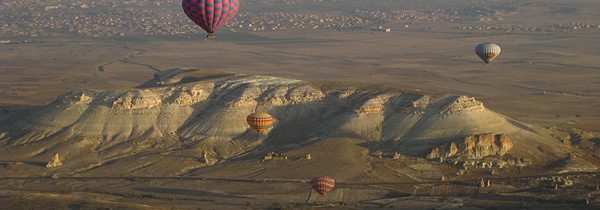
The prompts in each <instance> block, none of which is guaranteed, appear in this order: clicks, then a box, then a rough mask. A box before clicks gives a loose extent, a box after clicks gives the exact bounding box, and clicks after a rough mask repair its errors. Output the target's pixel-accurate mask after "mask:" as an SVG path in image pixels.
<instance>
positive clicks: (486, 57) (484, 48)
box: [475, 43, 502, 64]
mask: <svg viewBox="0 0 600 210" xmlns="http://www.w3.org/2000/svg"><path fill="white" fill-rule="evenodd" d="M501 51H502V49H500V46H498V45H497V44H493V43H481V44H479V45H477V46H476V47H475V54H477V56H479V57H480V58H481V60H483V61H484V62H485V63H486V64H487V63H489V62H491V61H492V60H494V59H495V58H496V57H498V55H500V52H501Z"/></svg>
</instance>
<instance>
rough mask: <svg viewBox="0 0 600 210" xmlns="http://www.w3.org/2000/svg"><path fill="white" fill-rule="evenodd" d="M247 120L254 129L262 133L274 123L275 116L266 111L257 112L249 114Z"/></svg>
mask: <svg viewBox="0 0 600 210" xmlns="http://www.w3.org/2000/svg"><path fill="white" fill-rule="evenodd" d="M246 121H247V122H248V125H250V127H252V129H254V130H255V131H256V132H259V133H261V134H262V133H263V132H265V130H267V129H268V128H269V127H270V126H271V125H272V124H273V117H271V115H270V114H269V113H266V112H255V113H252V114H250V115H248V117H247V118H246Z"/></svg>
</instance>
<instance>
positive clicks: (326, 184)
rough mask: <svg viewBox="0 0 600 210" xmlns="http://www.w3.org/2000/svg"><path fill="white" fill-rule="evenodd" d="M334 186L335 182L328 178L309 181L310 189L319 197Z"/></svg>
mask: <svg viewBox="0 0 600 210" xmlns="http://www.w3.org/2000/svg"><path fill="white" fill-rule="evenodd" d="M334 186H335V180H334V179H333V178H331V177H328V176H317V177H313V178H312V179H311V180H310V187H311V188H312V189H313V190H315V191H317V192H318V193H319V194H321V195H325V193H327V192H329V191H331V189H333V187H334Z"/></svg>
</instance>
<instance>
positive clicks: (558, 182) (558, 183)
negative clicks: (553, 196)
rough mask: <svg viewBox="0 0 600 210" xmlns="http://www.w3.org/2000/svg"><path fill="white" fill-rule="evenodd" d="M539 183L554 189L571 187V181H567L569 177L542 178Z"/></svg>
mask: <svg viewBox="0 0 600 210" xmlns="http://www.w3.org/2000/svg"><path fill="white" fill-rule="evenodd" d="M541 182H542V184H543V185H545V186H549V187H554V189H558V188H566V187H569V186H572V185H573V180H571V179H569V177H560V176H552V177H542V178H541Z"/></svg>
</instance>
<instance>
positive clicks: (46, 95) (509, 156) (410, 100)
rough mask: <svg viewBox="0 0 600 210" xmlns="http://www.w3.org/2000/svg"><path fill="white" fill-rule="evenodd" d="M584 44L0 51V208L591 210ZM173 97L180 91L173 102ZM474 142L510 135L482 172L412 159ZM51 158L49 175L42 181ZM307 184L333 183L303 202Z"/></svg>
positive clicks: (134, 44)
mask: <svg viewBox="0 0 600 210" xmlns="http://www.w3.org/2000/svg"><path fill="white" fill-rule="evenodd" d="M199 37H201V36H199ZM599 40H600V35H598V34H597V33H553V34H550V33H525V32H523V33H503V34H493V33H483V32H481V33H480V32H461V31H455V30H437V31H436V30H434V31H421V32H415V31H413V32H406V31H392V32H389V33H384V32H367V31H363V32H336V31H324V32H262V33H230V32H225V33H223V34H219V36H218V37H217V39H215V40H209V41H206V40H204V39H202V38H188V37H186V36H182V37H176V38H173V37H155V38H139V39H133V38H122V39H103V38H82V37H66V36H63V37H61V36H57V37H46V38H36V39H35V40H30V41H29V42H28V43H19V44H10V45H2V46H1V47H0V55H1V56H0V74H1V76H0V109H1V110H0V123H1V126H0V203H2V204H3V205H2V206H1V207H0V208H7V209H63V208H69V209H98V208H112V209H196V208H199V209H253V208H259V209H262V208H282V209H284V208H292V209H294V208H296V209H305V208H335V209H378V208H394V209H433V208H438V209H454V208H456V209H594V208H600V192H599V191H598V190H597V189H596V188H597V183H598V182H600V177H598V174H597V172H598V167H600V138H599V137H598V136H599V135H598V134H599V133H600V127H599V125H600V59H597V58H598V54H600V42H599ZM485 41H489V42H495V43H500V44H501V45H502V47H503V51H502V54H501V55H500V57H499V58H498V59H497V60H496V61H495V62H493V63H491V64H489V65H485V64H484V63H483V62H481V60H479V59H478V58H477V57H476V56H475V55H474V54H473V50H472V49H473V47H474V45H475V44H477V43H480V42H485ZM24 55H27V56H24ZM161 72H163V73H164V72H177V74H173V75H165V74H163V73H161ZM161 75H165V76H164V78H163V77H161ZM161 82H162V83H161ZM178 88H179V89H178ZM278 88H282V91H283V94H280V93H279V92H277V91H279V90H280V89H278ZM180 89H181V90H183V91H184V92H185V91H188V90H189V91H191V93H194V94H196V93H197V94H196V95H194V94H191V96H190V97H191V99H189V100H191V101H192V102H189V104H185V105H173V104H175V103H178V101H177V100H176V99H173V98H177V97H179V96H182V95H181V94H183V93H180V92H177V91H179V90H180ZM300 89H301V90H302V91H301V92H299V93H298V91H297V92H294V90H299V91H300ZM195 90H197V91H199V92H194V91H195ZM269 91H272V92H269ZM286 91H288V92H286ZM186 93H187V92H186ZM169 94H172V95H169ZM177 94H179V95H177ZM202 94H206V95H202ZM278 94H279V95H278ZM294 94H298V95H294ZM167 95H168V97H167ZM171 96H172V97H173V98H171ZM459 96H464V97H459ZM123 97H125V98H127V97H129V99H128V100H130V101H129V102H130V103H128V104H127V103H117V102H119V100H121V98H123ZM194 97H200V98H194ZM311 97H312V98H311ZM471 97H474V99H473V98H471ZM85 98H90V99H89V100H88V99H85ZM147 100H150V101H147ZM152 100H154V102H153V101H152ZM182 100H183V99H182ZM156 101H158V102H156ZM155 102H156V103H155ZM479 102H482V104H480V103H479ZM111 103H112V107H111V105H105V104H111ZM152 103H155V104H152ZM420 103H425V105H421V104H420ZM463 105H464V106H465V107H466V108H465V107H462V106H463ZM483 106H485V107H483ZM123 107H125V108H123ZM373 107H374V108H373ZM471 107H475V108H476V109H477V110H476V111H474V112H470V111H469V110H470V108H471ZM396 108H397V109H398V110H396ZM462 108H465V109H462ZM475 108H474V109H475ZM255 109H262V110H265V111H270V112H271V113H272V114H273V115H274V117H275V118H276V119H277V120H278V121H279V122H278V123H279V124H277V125H276V126H274V128H273V129H272V130H271V131H270V133H268V134H266V135H264V136H261V135H258V134H255V133H252V132H251V130H248V128H247V126H246V125H245V116H246V115H247V114H248V113H251V112H252V111H253V110H255ZM372 109H375V111H372ZM464 110H467V111H464ZM167 115H168V116H167ZM147 116H151V117H149V118H145V117H147ZM169 116H170V117H169ZM312 118H318V119H312ZM413 120H414V121H413ZM95 123H96V124H95ZM411 123H412V124H411ZM97 124H101V125H97ZM405 124H406V126H405V127H403V126H404V125H405ZM453 126H455V127H453ZM123 127H126V128H123ZM402 129H407V130H408V131H409V132H408V131H407V132H405V133H403V132H404V131H402ZM452 129H456V130H452ZM449 130H450V131H449ZM87 131H89V132H88V133H86V132H87ZM92 131H93V132H92ZM488 132H492V133H496V134H506V135H507V136H508V137H510V138H511V140H512V143H511V146H512V149H511V150H510V151H508V153H506V155H504V154H503V155H504V156H501V157H500V156H498V155H491V156H490V157H491V158H492V159H491V160H490V161H492V162H494V161H500V162H502V161H505V162H510V161H509V160H514V159H517V160H518V161H517V162H518V164H517V163H514V164H512V165H511V166H506V167H499V166H496V165H494V166H489V167H486V166H485V163H482V162H481V161H484V162H485V161H486V160H487V159H486V158H482V159H480V160H479V162H477V161H475V163H473V164H474V165H472V167H471V166H469V167H468V169H467V167H466V166H464V165H468V164H467V163H464V160H456V161H458V162H455V163H452V161H448V160H447V159H446V160H444V159H443V158H437V157H436V158H426V157H427V156H428V154H431V153H432V151H433V150H432V149H434V148H436V147H440V148H442V147H443V144H446V143H450V142H451V141H455V140H457V139H462V137H464V136H467V135H471V134H479V133H488ZM213 134H214V135H213ZM202 135H204V136H202ZM211 135H213V136H211ZM106 142H111V143H106ZM457 144H459V143H457ZM205 150H207V151H210V155H209V156H210V157H211V159H212V160H213V161H212V162H211V163H210V164H206V163H202V162H200V161H198V159H199V157H200V156H201V155H200V154H201V152H202V151H205ZM442 150H443V149H442ZM54 152H58V153H60V154H61V155H62V156H63V157H62V158H63V162H64V163H65V165H64V166H62V167H57V168H46V167H45V165H46V162H48V161H49V160H50V157H51V156H52V154H53V153H54ZM269 152H276V153H285V155H286V157H287V158H286V159H283V158H280V159H278V158H274V159H270V160H265V158H264V157H263V156H264V155H265V154H267V153H269ZM395 153H398V154H399V156H397V157H393V156H394V154H395ZM305 154H311V156H312V158H311V159H310V160H306V159H304V158H303V157H305ZM461 161H462V162H461ZM479 164H483V165H484V166H482V167H479ZM519 164H520V165H519ZM509 165H510V164H509ZM322 174H326V175H328V176H332V177H334V178H336V181H337V182H338V183H337V185H336V187H335V188H334V190H333V191H332V192H331V193H330V194H327V195H326V196H322V197H321V196H317V195H316V194H312V195H311V196H310V197H308V194H309V192H310V188H309V186H308V183H307V181H308V179H310V178H311V177H312V176H315V175H322ZM553 177H554V178H553ZM481 179H484V180H486V181H487V180H490V182H491V186H490V187H480V181H481ZM564 180H568V181H564ZM307 198H308V199H307Z"/></svg>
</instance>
